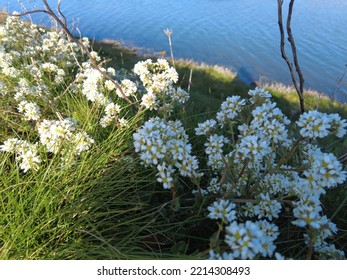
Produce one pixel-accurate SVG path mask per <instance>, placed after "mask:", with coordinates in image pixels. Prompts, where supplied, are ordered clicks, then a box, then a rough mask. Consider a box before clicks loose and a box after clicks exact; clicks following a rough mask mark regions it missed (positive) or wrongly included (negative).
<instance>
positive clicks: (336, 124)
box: [329, 114, 347, 138]
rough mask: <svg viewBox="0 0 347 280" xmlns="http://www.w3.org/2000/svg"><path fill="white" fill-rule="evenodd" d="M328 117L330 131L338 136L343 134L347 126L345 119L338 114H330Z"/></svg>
mask: <svg viewBox="0 0 347 280" xmlns="http://www.w3.org/2000/svg"><path fill="white" fill-rule="evenodd" d="M329 119H330V123H331V131H332V132H333V133H335V134H336V136H337V137H339V138H342V137H343V136H345V135H346V128H347V122H346V120H342V119H341V116H340V115H339V114H330V115H329Z"/></svg>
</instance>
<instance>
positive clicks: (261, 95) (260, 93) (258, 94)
mask: <svg viewBox="0 0 347 280" xmlns="http://www.w3.org/2000/svg"><path fill="white" fill-rule="evenodd" d="M248 94H249V95H250V96H251V99H250V100H251V103H252V104H262V103H266V102H267V101H268V100H269V99H270V98H271V94H270V93H269V92H268V91H267V90H265V89H263V88H258V87H256V88H255V89H254V90H249V91H248Z"/></svg>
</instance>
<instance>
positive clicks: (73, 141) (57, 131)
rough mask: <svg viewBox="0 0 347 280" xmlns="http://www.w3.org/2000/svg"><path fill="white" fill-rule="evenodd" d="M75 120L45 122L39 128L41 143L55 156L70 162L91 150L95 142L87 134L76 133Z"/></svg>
mask: <svg viewBox="0 0 347 280" xmlns="http://www.w3.org/2000/svg"><path fill="white" fill-rule="evenodd" d="M76 129H77V125H76V121H75V120H71V119H65V120H63V121H57V120H43V121H42V122H41V123H40V124H39V126H38V132H39V135H40V142H41V143H42V144H43V145H44V146H45V147H46V148H47V150H48V151H49V152H51V153H53V154H59V155H61V156H62V159H63V161H69V160H71V159H73V158H74V157H75V156H78V155H80V154H81V153H82V152H83V151H87V150H89V149H90V147H91V145H92V144H93V143H94V140H93V139H92V138H90V137H89V136H88V135H87V133H85V132H76Z"/></svg>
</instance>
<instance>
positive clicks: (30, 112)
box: [18, 100, 41, 121]
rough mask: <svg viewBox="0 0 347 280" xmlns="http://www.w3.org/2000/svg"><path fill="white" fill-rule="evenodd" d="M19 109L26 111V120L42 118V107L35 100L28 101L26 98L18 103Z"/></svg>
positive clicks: (21, 111) (22, 111)
mask: <svg viewBox="0 0 347 280" xmlns="http://www.w3.org/2000/svg"><path fill="white" fill-rule="evenodd" d="M18 111H19V112H20V113H24V118H25V119H26V120H33V121H37V120H38V119H39V118H40V115H41V112H40V107H39V106H38V105H37V104H36V103H34V102H27V101H25V100H23V101H21V102H20V103H19V104H18Z"/></svg>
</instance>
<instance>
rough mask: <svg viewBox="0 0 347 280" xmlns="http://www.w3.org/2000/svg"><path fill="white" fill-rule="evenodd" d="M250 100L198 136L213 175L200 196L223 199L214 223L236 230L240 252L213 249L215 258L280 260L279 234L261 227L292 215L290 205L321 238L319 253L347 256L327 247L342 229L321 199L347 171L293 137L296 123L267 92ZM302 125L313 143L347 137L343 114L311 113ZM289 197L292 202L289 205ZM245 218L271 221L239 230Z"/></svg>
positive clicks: (296, 220) (226, 107)
mask: <svg viewBox="0 0 347 280" xmlns="http://www.w3.org/2000/svg"><path fill="white" fill-rule="evenodd" d="M249 94H250V96H251V99H250V101H249V103H248V104H247V103H246V101H245V100H244V99H241V97H239V96H233V97H228V98H227V100H226V101H225V102H223V103H222V106H221V109H220V111H219V112H218V113H217V116H216V120H214V119H210V120H207V121H205V122H203V123H200V124H198V127H197V128H195V132H196V135H204V136H205V137H206V138H207V140H206V143H205V147H206V149H205V153H206V155H207V165H208V166H209V168H210V172H211V175H212V179H211V180H210V182H209V184H208V186H207V188H205V189H203V190H202V191H201V192H200V193H202V194H205V195H207V194H213V195H217V194H219V195H220V196H221V197H222V199H221V198H219V199H218V198H217V200H216V201H215V202H214V203H213V204H212V205H211V206H209V207H208V211H209V214H208V216H209V217H210V218H211V219H222V221H223V223H225V224H227V223H231V224H230V225H229V226H225V227H224V230H225V232H226V240H225V241H226V243H227V244H228V245H229V246H230V249H231V251H232V252H231V253H228V252H227V251H224V250H221V249H220V248H218V247H217V248H212V249H213V251H212V253H211V258H232V259H234V258H242V259H245V258H254V257H256V256H257V257H259V256H262V257H273V256H274V244H273V241H275V239H276V238H277V236H278V234H277V235H272V234H269V235H268V234H267V233H266V232H262V231H261V230H259V226H258V225H257V223H258V222H262V223H269V222H268V221H276V220H277V219H280V214H281V212H282V211H284V209H286V210H285V211H289V210H288V205H291V210H292V216H293V219H292V220H291V222H292V224H294V225H296V226H298V227H301V228H305V229H307V230H308V232H311V231H312V230H313V231H315V232H317V233H320V234H318V235H317V234H315V236H312V234H311V235H307V237H306V239H308V240H310V241H309V242H312V243H313V244H314V249H315V252H316V253H317V254H322V252H328V251H329V250H330V249H331V253H329V256H330V257H332V256H337V255H341V254H342V253H341V252H340V251H338V250H333V249H334V248H335V247H334V248H333V247H327V246H326V245H327V241H326V239H327V238H329V237H331V236H332V235H333V234H335V233H336V226H335V229H334V224H333V223H332V222H331V221H330V220H329V219H328V218H327V217H326V216H325V215H324V213H323V212H324V211H323V207H322V202H321V197H322V195H324V194H325V193H326V190H327V189H331V188H335V187H337V186H338V185H339V184H342V183H343V182H345V181H346V178H347V172H346V171H344V170H343V166H342V164H341V163H340V162H339V161H338V160H337V158H336V156H335V155H333V154H332V153H324V152H322V151H321V150H320V149H319V148H318V147H316V146H314V145H311V144H309V143H307V142H306V141H305V139H304V138H300V139H294V140H293V139H290V138H289V132H288V127H289V125H290V121H289V120H288V118H287V117H286V116H285V115H284V114H283V113H282V112H281V110H279V109H278V108H277V107H276V103H273V102H271V100H270V97H271V95H270V94H269V93H268V92H267V91H265V90H263V89H260V88H256V89H255V90H252V91H249ZM249 108H251V110H249ZM243 112H245V113H243ZM249 112H250V114H249ZM246 113H247V114H246ZM246 115H248V116H246ZM250 117H251V118H250ZM217 123H218V124H219V126H217ZM296 125H297V126H299V127H301V130H300V133H301V135H302V136H303V137H305V138H306V137H309V138H316V137H325V136H327V135H329V134H335V135H336V136H337V137H343V136H344V135H345V133H346V126H347V124H346V121H345V120H342V119H341V117H340V116H339V115H338V114H331V115H328V114H324V113H319V112H317V111H310V112H307V113H304V114H303V115H302V116H301V117H300V119H299V121H297V122H296ZM237 132H239V135H236V133H237ZM226 133H227V136H225V135H226ZM293 158H298V159H299V160H298V159H296V160H293ZM289 163H290V164H292V165H293V166H291V165H288V164H289ZM286 197H290V198H291V199H290V200H289V201H285V199H284V200H283V198H286ZM284 203H285V204H287V206H286V207H284ZM231 205H232V206H231ZM235 211H236V212H235ZM235 213H237V217H236V214H235ZM234 214H235V215H234ZM240 219H252V220H253V221H254V219H259V220H260V219H266V220H260V221H258V222H250V221H246V222H245V223H239V220H240ZM323 232H324V234H323ZM268 233H269V232H268ZM271 236H272V237H271ZM262 242H263V243H262ZM216 244H217V243H216ZM261 244H264V247H262V245H261ZM264 248H267V249H266V250H268V251H266V250H265V249H264ZM322 248H329V249H322ZM215 250H216V251H217V252H218V253H216V252H215ZM223 251H224V253H223ZM219 252H220V253H219ZM329 252H330V251H329Z"/></svg>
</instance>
